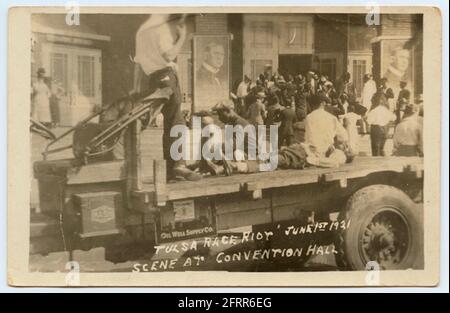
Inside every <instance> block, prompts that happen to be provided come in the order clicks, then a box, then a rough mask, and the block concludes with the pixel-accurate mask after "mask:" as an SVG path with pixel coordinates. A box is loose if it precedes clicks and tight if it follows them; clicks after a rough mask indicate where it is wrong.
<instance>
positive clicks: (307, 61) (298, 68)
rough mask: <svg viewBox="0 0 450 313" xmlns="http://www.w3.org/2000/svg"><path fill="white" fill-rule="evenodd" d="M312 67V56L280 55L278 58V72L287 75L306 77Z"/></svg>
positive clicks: (285, 76)
mask: <svg viewBox="0 0 450 313" xmlns="http://www.w3.org/2000/svg"><path fill="white" fill-rule="evenodd" d="M311 67H312V54H280V55H279V56H278V72H279V73H280V74H281V75H283V76H284V78H285V79H286V78H287V75H293V76H294V75H298V74H302V75H304V74H305V73H307V72H308V71H309V70H310V69H311Z"/></svg>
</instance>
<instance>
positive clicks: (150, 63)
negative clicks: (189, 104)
mask: <svg viewBox="0 0 450 313" xmlns="http://www.w3.org/2000/svg"><path fill="white" fill-rule="evenodd" d="M185 39H186V24H185V15H183V14H152V15H151V16H150V17H149V19H148V20H147V21H146V22H144V24H142V25H141V27H140V28H139V29H138V31H137V33H136V56H135V58H134V61H135V62H136V67H135V80H134V90H133V92H136V93H139V94H140V96H145V95H149V94H151V93H153V92H154V91H155V90H156V89H158V88H164V87H169V88H170V89H171V91H172V95H171V96H170V99H169V101H168V102H167V103H166V104H165V105H164V107H163V109H162V111H161V112H162V114H163V116H164V133H163V154H164V159H165V160H166V161H167V163H168V164H167V165H168V166H167V170H168V173H167V174H168V177H169V178H177V177H181V178H184V179H186V180H199V179H200V178H201V175H199V174H197V173H195V172H193V171H191V170H189V169H188V168H187V167H186V164H185V161H183V160H177V161H175V160H173V158H172V156H171V154H170V147H171V145H172V143H173V142H174V141H175V140H177V138H175V137H171V136H170V131H171V129H172V127H173V126H175V125H185V120H184V118H183V115H182V113H181V90H180V85H179V79H178V74H177V66H176V63H175V59H176V58H177V56H178V54H179V52H180V50H181V47H182V45H183V43H184V41H185ZM143 78H146V80H147V81H148V82H147V83H146V84H144V83H143V82H144V81H143Z"/></svg>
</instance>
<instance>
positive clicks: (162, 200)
mask: <svg viewBox="0 0 450 313" xmlns="http://www.w3.org/2000/svg"><path fill="white" fill-rule="evenodd" d="M166 166H167V165H166V161H165V160H154V161H153V181H154V184H155V195H156V197H155V200H156V205H158V206H165V205H166V201H167V190H166V185H167V169H166Z"/></svg>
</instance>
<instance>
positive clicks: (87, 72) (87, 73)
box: [78, 55, 95, 97]
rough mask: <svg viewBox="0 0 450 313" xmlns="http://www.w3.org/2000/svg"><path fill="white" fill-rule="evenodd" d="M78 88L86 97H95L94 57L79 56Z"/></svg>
mask: <svg viewBox="0 0 450 313" xmlns="http://www.w3.org/2000/svg"><path fill="white" fill-rule="evenodd" d="M78 88H79V89H80V92H81V93H82V94H83V95H84V96H86V97H95V59H94V57H93V56H89V55H79V56H78Z"/></svg>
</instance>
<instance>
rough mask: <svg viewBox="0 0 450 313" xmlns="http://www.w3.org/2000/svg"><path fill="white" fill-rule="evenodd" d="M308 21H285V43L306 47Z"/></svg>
mask: <svg viewBox="0 0 450 313" xmlns="http://www.w3.org/2000/svg"><path fill="white" fill-rule="evenodd" d="M307 30H308V23H306V22H295V23H294V22H290V23H287V31H288V36H287V45H288V46H299V47H301V48H306V47H307V43H308V32H307Z"/></svg>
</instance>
